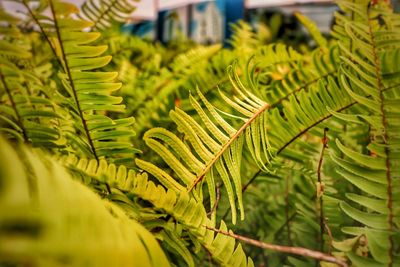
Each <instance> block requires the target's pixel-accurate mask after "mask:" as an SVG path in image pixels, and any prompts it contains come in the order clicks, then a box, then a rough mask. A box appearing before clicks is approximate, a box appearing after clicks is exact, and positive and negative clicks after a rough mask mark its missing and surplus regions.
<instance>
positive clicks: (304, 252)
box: [206, 226, 348, 267]
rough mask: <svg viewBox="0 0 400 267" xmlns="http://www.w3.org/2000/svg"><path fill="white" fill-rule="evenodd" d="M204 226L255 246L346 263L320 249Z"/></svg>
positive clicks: (341, 263)
mask: <svg viewBox="0 0 400 267" xmlns="http://www.w3.org/2000/svg"><path fill="white" fill-rule="evenodd" d="M206 228H207V229H208V230H212V231H214V232H216V233H220V234H223V235H226V236H230V237H232V238H235V239H237V240H239V241H242V242H244V243H246V244H249V245H252V246H256V247H259V248H263V249H269V250H273V251H279V252H283V253H289V254H296V255H300V256H303V257H309V258H313V259H317V260H319V261H327V262H332V263H336V264H337V265H339V266H342V267H347V266H348V265H347V263H346V262H344V261H342V260H340V259H338V258H335V257H334V256H332V255H329V254H325V253H322V252H320V251H315V250H311V249H307V248H303V247H289V246H281V245H275V244H270V243H265V242H262V241H258V240H255V239H251V238H248V237H245V236H241V235H237V234H234V233H229V232H226V231H223V230H220V229H216V228H214V227H210V226H206Z"/></svg>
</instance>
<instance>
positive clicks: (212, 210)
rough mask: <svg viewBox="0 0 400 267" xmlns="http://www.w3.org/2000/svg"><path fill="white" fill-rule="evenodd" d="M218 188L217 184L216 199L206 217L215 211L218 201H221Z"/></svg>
mask: <svg viewBox="0 0 400 267" xmlns="http://www.w3.org/2000/svg"><path fill="white" fill-rule="evenodd" d="M220 187H221V185H220V184H217V188H216V190H217V197H216V200H215V203H214V205H213V207H212V209H211V210H210V211H209V212H208V213H207V216H211V215H212V214H213V213H214V212H215V211H216V210H217V207H218V203H219V200H220V199H221V188H220Z"/></svg>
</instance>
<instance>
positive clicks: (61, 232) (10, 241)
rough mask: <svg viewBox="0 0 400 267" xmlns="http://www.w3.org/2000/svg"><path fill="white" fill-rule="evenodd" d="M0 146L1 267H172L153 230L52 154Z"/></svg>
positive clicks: (2, 142)
mask: <svg viewBox="0 0 400 267" xmlns="http://www.w3.org/2000/svg"><path fill="white" fill-rule="evenodd" d="M0 142H1V146H0V169H1V176H0V182H1V185H2V186H1V189H2V197H1V199H0V207H1V208H0V215H1V216H0V225H1V227H0V233H1V235H0V241H1V242H0V256H1V263H2V264H5V265H20V264H23V265H24V264H25V265H26V264H28V265H33V266H36V265H40V266H59V265H64V264H66V262H68V264H71V265H74V266H87V265H90V266H110V265H115V264H116V265H119V266H169V261H168V260H167V258H166V257H165V255H164V253H163V251H162V250H161V249H160V247H159V245H158V243H157V241H156V240H155V238H154V237H153V236H152V235H151V234H150V232H148V231H147V230H146V229H145V228H144V227H143V226H141V225H140V224H139V223H138V222H136V221H134V220H132V219H130V218H129V217H128V216H126V215H125V213H124V212H123V211H122V210H121V209H120V208H119V207H117V206H115V205H114V204H112V203H110V202H109V201H105V200H102V199H100V198H99V197H98V196H97V195H96V194H95V193H93V192H92V191H91V190H90V189H88V188H87V187H85V186H84V185H82V184H80V183H79V182H77V181H74V180H73V179H72V177H71V176H70V175H69V174H68V173H67V172H66V171H65V169H64V168H63V167H61V166H60V165H59V164H57V163H55V162H54V160H52V159H51V158H49V157H48V156H47V155H43V154H37V153H35V152H33V151H30V150H28V149H26V148H25V147H20V148H19V149H18V151H16V150H14V149H13V148H12V147H11V146H10V145H9V144H7V142H6V141H5V140H4V139H2V140H1V141H0ZM17 152H18V153H17ZM16 189H17V190H16ZM99 222H101V223H99Z"/></svg>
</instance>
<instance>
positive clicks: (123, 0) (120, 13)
mask: <svg viewBox="0 0 400 267" xmlns="http://www.w3.org/2000/svg"><path fill="white" fill-rule="evenodd" d="M137 1H138V0H86V1H85V2H84V3H83V5H82V7H81V10H82V13H81V15H80V17H81V18H82V19H84V20H89V21H91V22H93V25H92V26H91V27H92V29H93V30H104V29H107V28H110V27H111V26H112V23H113V22H119V23H123V22H126V21H127V19H128V18H129V16H130V15H131V14H132V12H133V11H134V10H135V9H136V6H135V4H134V2H137Z"/></svg>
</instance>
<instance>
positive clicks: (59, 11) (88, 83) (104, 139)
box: [50, 1, 138, 162]
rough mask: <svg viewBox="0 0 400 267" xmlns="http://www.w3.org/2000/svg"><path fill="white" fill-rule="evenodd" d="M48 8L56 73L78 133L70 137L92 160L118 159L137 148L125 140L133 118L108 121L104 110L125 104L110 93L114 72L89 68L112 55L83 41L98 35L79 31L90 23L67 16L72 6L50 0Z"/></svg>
mask: <svg viewBox="0 0 400 267" xmlns="http://www.w3.org/2000/svg"><path fill="white" fill-rule="evenodd" d="M50 7H51V10H52V15H53V20H54V29H55V34H56V37H55V41H56V42H55V44H56V48H57V49H56V50H57V52H58V54H59V57H60V59H61V61H62V64H63V71H62V72H61V73H60V78H61V81H62V84H63V86H64V88H65V90H66V92H67V93H68V97H69V99H68V101H67V103H69V106H70V108H71V112H72V117H73V118H74V119H75V118H76V119H77V121H76V123H75V124H76V128H77V129H78V134H79V136H78V138H76V137H75V136H74V133H71V134H70V135H69V138H70V140H71V142H73V143H74V144H75V145H76V146H78V147H80V148H81V149H82V151H88V152H89V153H88V154H87V156H92V157H94V158H96V159H99V158H101V157H108V158H110V156H111V155H113V157H114V159H115V160H116V161H119V162H120V161H127V160H130V158H131V155H132V154H134V153H137V152H138V150H137V149H134V148H133V147H132V145H131V144H130V142H129V138H130V137H131V136H133V135H134V132H133V130H132V128H131V126H132V124H133V122H134V119H133V118H125V119H116V120H113V119H111V118H110V117H108V116H106V115H104V112H106V111H112V112H122V111H124V108H125V107H124V105H122V104H121V102H122V98H121V97H116V96H112V95H111V93H112V92H114V91H116V90H118V89H119V88H120V87H121V84H119V83H115V82H114V79H115V78H116V76H117V73H110V72H94V71H93V70H94V69H97V68H101V67H103V66H105V65H106V64H108V62H109V61H110V60H111V57H110V56H100V55H101V54H102V53H103V52H104V51H105V50H106V47H105V46H89V45H88V44H89V43H91V42H93V41H94V40H96V39H97V38H98V37H99V36H100V34H99V33H95V32H83V31H82V30H83V29H84V28H86V27H88V26H90V25H92V23H91V22H87V21H83V20H76V19H73V18H71V14H73V13H75V12H77V9H76V8H75V7H74V6H73V5H70V4H68V5H66V4H65V3H58V2H54V3H53V1H50Z"/></svg>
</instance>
